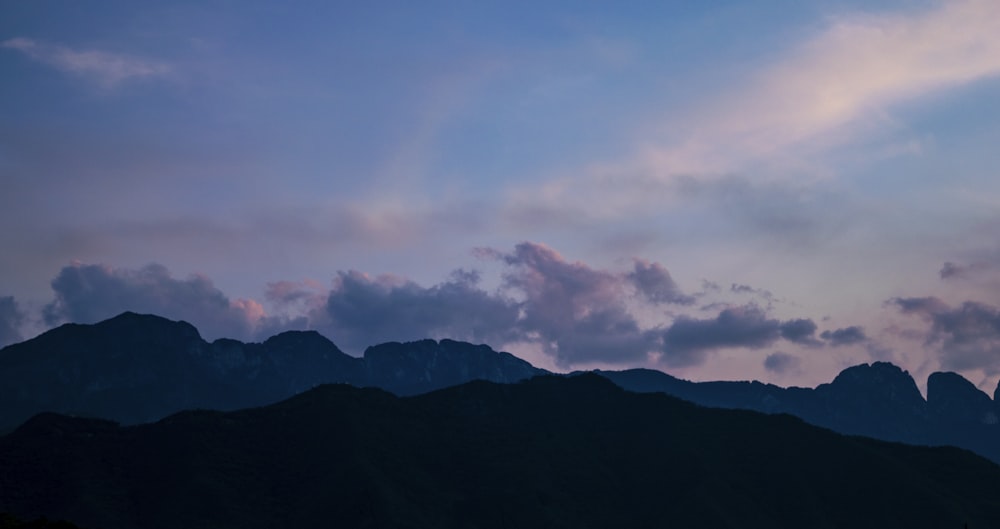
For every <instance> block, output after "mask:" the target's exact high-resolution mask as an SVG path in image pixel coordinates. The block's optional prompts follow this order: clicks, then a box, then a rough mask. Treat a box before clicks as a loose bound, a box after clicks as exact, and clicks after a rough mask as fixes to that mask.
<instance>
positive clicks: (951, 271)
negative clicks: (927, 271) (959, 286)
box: [938, 261, 998, 280]
mask: <svg viewBox="0 0 1000 529" xmlns="http://www.w3.org/2000/svg"><path fill="white" fill-rule="evenodd" d="M997 268H998V265H997V264H996V263H994V262H987V261H980V262H975V263H971V264H967V265H962V264H958V263H953V262H950V261H949V262H946V263H945V264H944V265H943V266H942V267H941V270H940V271H939V272H938V275H939V276H941V279H945V280H948V279H977V278H981V277H982V276H984V275H986V274H987V273H989V272H993V271H995V270H996V269H997Z"/></svg>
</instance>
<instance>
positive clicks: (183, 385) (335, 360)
mask: <svg viewBox="0 0 1000 529" xmlns="http://www.w3.org/2000/svg"><path fill="white" fill-rule="evenodd" d="M541 373H545V371H544V370H541V369H536V368H534V367H532V366H531V364H529V363H527V362H525V361H523V360H520V359H518V358H515V357H514V356H512V355H509V354H507V353H497V352H495V351H493V350H492V349H490V348H489V347H486V346H475V345H472V344H466V343H461V342H454V341H451V340H442V341H441V342H436V341H433V340H423V341H419V342H413V343H407V344H399V343H389V344H383V345H380V346H376V347H371V348H369V349H368V351H366V352H365V357H364V358H355V357H352V356H349V355H347V354H345V353H344V352H342V351H341V350H340V349H339V348H337V346H336V345H334V344H333V342H331V341H330V340H328V339H326V338H325V337H323V336H321V335H320V334H319V333H317V332H315V331H289V332H284V333H281V334H279V335H277V336H273V337H271V338H269V339H267V340H266V341H264V342H263V343H243V342H239V341H237V340H230V339H219V340H216V341H214V342H211V343H209V342H206V341H205V340H203V339H202V337H201V335H199V334H198V331H197V330H196V329H195V328H194V327H193V326H191V325H190V324H188V323H186V322H175V321H170V320H167V319H165V318H160V317H158V316H153V315H140V314H134V313H130V312H126V313H124V314H121V315H119V316H116V317H115V318H111V319H109V320H106V321H103V322H100V323H97V324H94V325H77V324H67V325H63V326H61V327H58V328H56V329H53V330H51V331H48V332H46V333H43V334H41V335H40V336H38V337H36V338H34V339H31V340H28V341H25V342H22V343H19V344H15V345H10V346H8V347H5V348H4V349H2V350H0V432H5V431H10V430H11V429H13V428H14V427H16V426H17V425H19V424H21V423H22V422H24V421H25V420H27V419H28V418H29V417H31V416H32V415H34V414H36V413H39V412H45V411H51V412H59V413H67V414H74V415H81V416H95V417H103V418H108V419H113V420H115V421H119V422H122V423H126V424H135V423H143V422H150V421H154V420H157V419H160V418H162V417H164V416H166V415H168V414H171V413H175V412H177V411H180V410H184V409H192V408H208V409H223V410H231V409H237V408H243V407H249V406H260V405H264V404H269V403H272V402H275V401H278V400H281V399H285V398H288V397H290V396H292V395H295V394H296V393H300V392H302V391H304V390H306V389H309V388H311V387H313V386H316V385H318V384H329V383H349V384H352V385H355V386H359V387H365V386H378V387H382V388H384V389H386V390H389V391H392V392H395V393H398V394H402V395H406V394H414V393H420V392H426V391H431V390H433V389H439V388H443V387H447V386H450V385H454V384H458V383H462V382H467V381H469V380H473V379H479V378H481V379H485V380H494V381H497V382H513V381H516V380H521V379H524V378H527V377H530V376H534V375H537V374H541Z"/></svg>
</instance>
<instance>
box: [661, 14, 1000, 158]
mask: <svg viewBox="0 0 1000 529" xmlns="http://www.w3.org/2000/svg"><path fill="white" fill-rule="evenodd" d="M997 74H1000V2H996V1H994V0H958V1H952V2H943V3H940V4H938V5H937V6H936V7H935V8H933V9H930V10H924V11H920V12H910V13H905V14H898V13H897V14H878V15H853V16H844V17H838V18H834V19H832V23H831V24H830V25H829V26H828V27H827V28H826V29H825V30H823V31H822V32H821V33H820V34H818V35H817V36H815V37H814V38H812V39H810V40H808V41H806V42H804V43H803V44H802V45H800V46H798V47H796V48H795V49H792V50H791V51H790V52H789V53H787V54H786V55H785V57H784V58H783V59H781V60H779V61H778V62H777V63H775V64H773V65H772V66H770V67H767V68H765V69H763V70H762V71H761V72H760V73H759V75H758V76H756V77H754V78H753V79H751V80H749V81H748V82H747V83H746V85H744V86H741V87H739V89H738V90H736V91H735V92H734V93H732V94H730V96H729V97H728V98H726V99H724V100H722V101H714V102H712V103H711V105H710V106H707V107H702V109H701V111H696V112H695V113H694V115H693V117H692V118H691V119H690V120H689V123H688V124H687V130H686V134H685V135H684V139H683V140H682V141H680V142H677V143H673V144H670V145H666V146H662V145H661V146H659V147H656V148H653V149H650V150H649V151H648V152H647V153H646V155H645V163H647V164H649V166H651V167H652V168H653V169H654V170H655V172H656V173H657V174H659V175H672V174H677V173H689V174H690V173H701V172H709V173H721V172H726V171H731V170H733V169H735V168H740V167H744V166H745V165H746V164H748V163H754V162H758V161H762V160H767V159H781V158H784V157H787V156H788V155H789V152H791V151H794V152H795V153H796V155H797V156H802V157H805V156H809V155H810V154H811V153H815V152H822V151H823V150H825V149H827V148H829V147H832V146H835V145H839V144H841V142H844V141H847V138H857V137H858V134H859V132H864V131H866V130H871V129H872V128H874V129H879V128H880V127H882V126H884V125H885V124H886V123H887V122H891V121H892V119H891V117H890V114H889V113H890V112H891V110H892V106H893V105H894V104H898V103H901V102H905V101H908V100H912V99H914V98H917V97H920V96H924V95H928V94H931V93H934V92H937V91H941V90H944V89H948V88H952V87H956V86H960V85H964V84H967V83H970V82H974V81H977V80H981V79H984V78H987V77H992V76H996V75H997Z"/></svg>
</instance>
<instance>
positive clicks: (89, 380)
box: [0, 313, 1000, 462]
mask: <svg viewBox="0 0 1000 529" xmlns="http://www.w3.org/2000/svg"><path fill="white" fill-rule="evenodd" d="M544 373H546V371H544V370H542V369H538V368H535V367H533V366H532V365H531V364H529V363H528V362H525V361H524V360H521V359H519V358H516V357H514V356H513V355H510V354H509V353H503V352H496V351H494V350H493V349H491V348H489V347H488V346H485V345H473V344H468V343H464V342H458V341H453V340H440V341H435V340H421V341H416V342H409V343H396V342H391V343H384V344H381V345H375V346H372V347H369V348H368V349H366V350H365V352H364V355H363V356H362V357H361V358H356V357H352V356H349V355H347V354H344V353H343V352H342V351H341V350H340V349H338V348H337V346H336V345H334V344H333V342H331V341H330V340H328V339H327V338H325V337H323V336H322V335H320V334H318V333H316V332H314V331H290V332H284V333H281V334H279V335H277V336H273V337H271V338H269V339H267V340H265V341H264V342H263V343H242V342H239V341H236V340H229V339H220V340H216V341H214V342H211V343H209V342H206V341H205V340H203V339H202V338H201V336H200V335H199V334H198V331H197V330H196V329H195V328H194V327H193V326H191V325H190V324H188V323H185V322H176V321H170V320H167V319H164V318H160V317H158V316H151V315H139V314H134V313H124V314H121V315H119V316H117V317H115V318H112V319H110V320H106V321H103V322H100V323H97V324H94V325H76V324H69V325H63V326H61V327H58V328H56V329H53V330H51V331H49V332H46V333H44V334H42V335H40V336H38V337H37V338H34V339H32V340H28V341H26V342H23V343H20V344H15V345H11V346H8V347H6V348H4V349H2V350H0V433H2V432H7V431H11V430H13V429H14V428H15V427H17V425H19V424H21V423H23V422H24V421H26V420H27V419H29V418H30V417H31V416H32V415H35V414H36V413H40V412H46V411H48V412H59V413H64V414H72V415H79V416H92V417H102V418H106V419H111V420H114V421H117V422H121V423H124V424H137V423H145V422H151V421H155V420H157V419H160V418H162V417H165V416H167V415H169V414H172V413H176V412H178V411H180V410H184V409H196V408H202V409H218V410H233V409H239V408H246V407H252V406H261V405H265V404H269V403H272V402H276V401H279V400H282V399H285V398H288V397H290V396H292V395H295V394H298V393H301V392H302V391H305V390H307V389H309V388H312V387H314V386H317V385H319V384H326V383H348V384H351V385H354V386H357V387H378V388H382V389H384V390H387V391H390V392H392V393H394V394H397V395H416V394H419V393H426V392H428V391H432V390H435V389H441V388H445V387H449V386H453V385H457V384H462V383H464V382H468V381H470V380H476V379H481V380H489V381H493V382H516V381H519V380H523V379H526V378H530V377H532V376H535V375H539V374H544ZM598 373H599V374H600V375H602V376H604V377H606V378H608V379H610V380H612V381H614V382H615V383H616V384H619V385H620V386H622V387H623V388H626V389H629V390H631V391H638V392H664V393H667V394H668V395H673V396H675V397H679V398H682V399H685V400H689V401H691V402H694V403H697V404H700V405H703V406H710V407H719V408H735V409H748V410H754V411H761V412H765V413H788V414H792V415H795V416H797V417H801V418H802V419H804V420H806V421H808V422H810V423H812V424H815V425H819V426H823V427H826V428H830V429H832V430H835V431H838V432H841V433H846V434H852V435H864V436H868V437H875V438H878V439H883V440H889V441H899V442H906V443H911V444H919V445H953V446H958V447H962V448H967V449H969V450H973V451H975V452H976V453H978V454H980V455H983V456H986V457H988V458H990V459H992V460H994V461H997V462H1000V424H998V420H997V419H998V417H1000V406H998V403H997V401H996V400H991V399H990V397H989V396H988V395H986V394H985V393H983V392H982V391H980V390H978V389H977V388H976V387H975V386H974V385H973V384H972V383H970V382H968V381H967V380H965V379H964V378H962V377H961V376H960V375H958V374H956V373H934V374H932V375H931V376H930V378H929V379H928V384H927V388H928V394H927V400H924V398H923V396H921V394H920V391H919V390H918V389H917V386H916V383H915V382H914V380H913V378H912V377H911V376H910V375H909V373H907V372H906V371H903V370H902V369H900V368H899V367H897V366H895V365H892V364H890V363H887V362H875V363H872V364H861V365H858V366H853V367H849V368H847V369H845V370H844V371H842V372H841V373H840V374H839V375H837V377H836V378H835V379H834V380H833V381H831V382H830V383H829V384H821V385H820V386H818V387H816V388H815V389H813V388H796V387H790V388H782V387H779V386H775V385H773V384H764V383H761V382H756V381H754V382H697V383H696V382H690V381H686V380H681V379H678V378H676V377H673V376H671V375H668V374H666V373H662V372H659V371H653V370H648V369H630V370H625V371H599V372H598Z"/></svg>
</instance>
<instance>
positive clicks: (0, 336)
mask: <svg viewBox="0 0 1000 529" xmlns="http://www.w3.org/2000/svg"><path fill="white" fill-rule="evenodd" d="M24 318H25V316H24V313H23V312H21V309H20V308H19V307H18V305H17V300H15V299H14V297H13V296H0V347H3V346H5V345H10V344H12V343H17V342H20V341H21V340H22V337H21V331H20V329H21V325H22V324H24Z"/></svg>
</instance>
